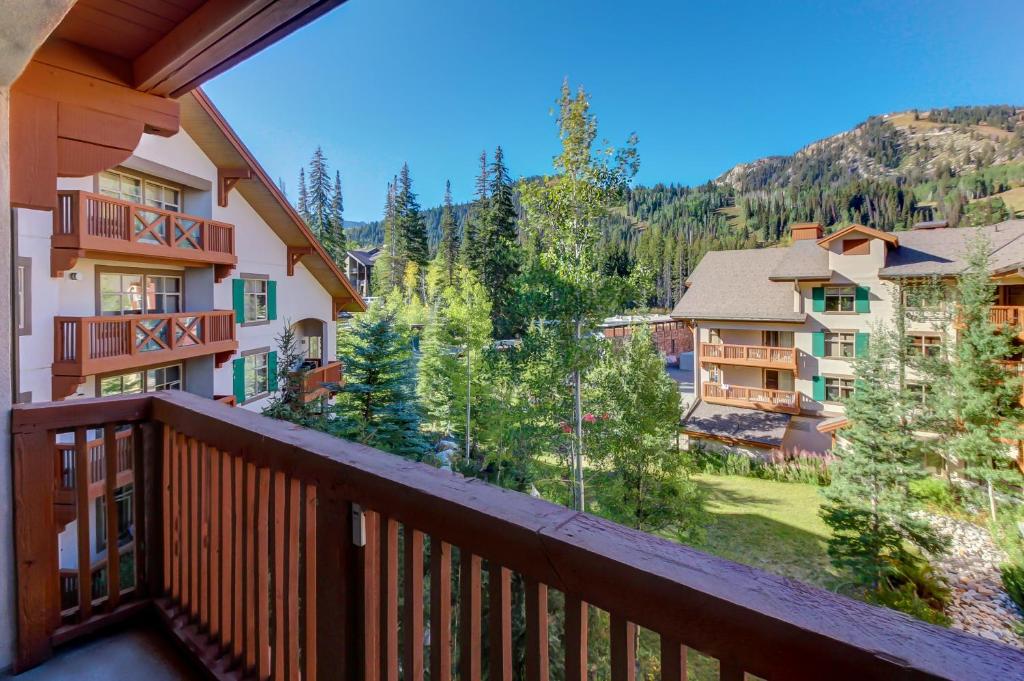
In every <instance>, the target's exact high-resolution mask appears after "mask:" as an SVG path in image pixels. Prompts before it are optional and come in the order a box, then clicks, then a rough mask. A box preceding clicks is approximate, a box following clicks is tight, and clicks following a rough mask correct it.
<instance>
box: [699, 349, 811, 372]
mask: <svg viewBox="0 0 1024 681" xmlns="http://www.w3.org/2000/svg"><path fill="white" fill-rule="evenodd" d="M700 357H701V359H706V360H712V361H721V362H735V363H743V364H752V365H758V366H776V365H777V366H780V367H784V368H795V367H796V348H783V347H776V346H773V345H740V344H736V343H701V344H700Z"/></svg>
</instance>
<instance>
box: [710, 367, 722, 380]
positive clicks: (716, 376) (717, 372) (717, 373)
mask: <svg viewBox="0 0 1024 681" xmlns="http://www.w3.org/2000/svg"><path fill="white" fill-rule="evenodd" d="M708 382H710V383H721V382H722V367H720V366H718V365H717V364H711V365H709V366H708Z"/></svg>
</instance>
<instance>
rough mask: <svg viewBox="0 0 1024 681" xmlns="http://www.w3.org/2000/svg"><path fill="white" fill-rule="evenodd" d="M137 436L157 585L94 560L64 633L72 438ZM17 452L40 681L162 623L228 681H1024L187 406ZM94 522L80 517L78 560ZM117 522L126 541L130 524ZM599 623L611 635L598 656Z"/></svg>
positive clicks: (167, 395)
mask: <svg viewBox="0 0 1024 681" xmlns="http://www.w3.org/2000/svg"><path fill="white" fill-rule="evenodd" d="M121 424H131V425H132V427H133V428H134V429H135V438H136V439H135V442H136V443H137V446H136V447H135V466H134V468H133V471H134V475H135V489H136V494H135V497H134V498H135V504H136V506H135V511H136V513H135V516H134V518H135V525H136V529H135V532H136V534H135V546H136V547H137V548H136V551H135V552H134V556H133V558H132V559H133V560H134V561H135V563H134V565H135V567H136V569H137V571H136V572H135V573H134V574H135V575H136V580H135V584H136V585H137V586H136V588H135V589H134V590H133V592H132V593H131V594H128V595H122V593H121V589H120V588H119V585H118V584H113V586H109V587H108V590H107V591H108V595H107V596H105V597H101V598H100V599H92V598H91V597H89V598H87V597H84V596H82V594H83V593H84V594H89V595H90V596H91V595H92V591H91V588H90V583H91V580H92V571H91V566H90V565H89V561H88V559H87V558H86V559H85V560H82V561H80V562H79V565H81V566H82V567H81V569H80V570H79V571H78V580H79V584H80V585H81V588H80V589H79V592H80V593H79V610H78V611H77V612H76V613H75V616H74V618H73V619H72V620H71V621H62V619H61V617H60V606H61V603H60V601H61V599H60V593H59V591H60V583H59V580H58V574H59V571H58V563H57V542H56V541H54V533H55V532H56V528H55V527H54V525H53V521H52V513H50V512H49V510H48V509H51V508H52V502H53V499H52V495H53V478H52V475H53V472H52V463H51V458H50V457H51V456H52V451H53V448H54V447H55V437H56V435H55V434H56V433H60V432H65V431H69V430H70V431H71V432H73V433H75V436H76V450H75V451H76V455H77V456H78V457H79V461H80V462H82V463H81V466H85V465H86V464H85V462H86V459H87V455H86V452H87V450H86V447H85V440H84V438H85V429H86V428H93V427H99V428H102V429H103V431H104V433H105V438H107V439H108V441H112V440H113V439H114V438H115V437H116V430H115V428H116V427H117V426H118V425H121ZM12 430H13V433H14V452H15V454H14V486H15V489H14V493H15V498H16V500H17V504H16V514H15V546H16V564H17V571H18V593H17V599H18V603H17V607H16V608H15V613H16V617H17V618H18V644H17V659H16V669H17V670H19V671H20V670H23V669H26V668H27V667H30V666H32V665H35V664H38V663H40V662H42V661H44V660H45V659H47V657H48V656H49V655H50V654H51V649H52V646H53V645H56V644H58V643H61V642H64V641H68V640H71V639H73V638H75V637H77V636H79V635H82V634H84V633H88V632H95V631H96V629H97V628H98V627H101V626H103V625H104V624H106V623H110V622H114V621H117V620H119V619H123V618H124V617H125V616H126V615H127V614H130V612H129V608H135V609H136V610H141V609H154V610H155V611H156V612H157V613H158V614H160V615H161V616H162V621H163V622H164V623H165V625H166V627H167V630H168V632H169V633H170V635H172V636H175V637H177V638H178V639H180V640H181V641H182V642H183V643H184V644H185V645H184V648H185V649H186V650H188V651H190V652H191V653H192V654H193V655H195V656H196V658H197V660H198V661H199V663H200V664H203V665H206V667H207V669H208V670H210V671H211V675H212V676H214V677H216V678H259V679H268V678H275V679H278V678H302V679H304V680H305V681H333V680H335V679H356V678H358V679H397V678H399V670H401V671H402V678H405V679H417V680H420V679H423V678H424V672H425V669H426V668H427V666H428V665H429V669H430V670H431V672H430V678H431V679H451V678H452V675H453V672H454V671H455V668H456V667H457V668H458V670H459V677H460V678H461V679H467V680H469V681H477V680H479V679H481V678H482V676H483V675H484V671H483V669H484V667H483V665H485V664H486V665H488V667H489V668H490V672H489V678H490V679H492V680H495V681H496V680H498V679H501V680H503V681H504V680H511V679H512V678H513V660H525V671H522V670H519V669H518V666H517V667H516V670H515V673H516V674H517V675H518V674H522V676H523V678H528V679H547V678H548V670H549V664H550V662H551V660H552V657H551V656H550V650H551V648H552V647H556V650H557V658H558V659H560V660H563V663H562V664H563V666H564V668H563V669H562V670H560V671H559V672H558V676H559V677H560V678H565V679H572V680H573V681H584V679H587V678H591V675H593V674H597V675H599V676H601V677H602V678H605V675H606V674H608V671H609V670H608V669H606V668H604V667H601V668H598V666H599V665H598V661H597V659H594V658H588V652H587V651H588V648H589V647H590V646H591V645H593V641H597V640H605V641H608V643H606V645H608V646H609V649H610V675H609V677H610V678H611V679H612V680H613V681H620V680H631V679H633V678H634V676H635V671H636V670H635V667H634V662H633V661H634V659H635V652H636V651H635V648H634V646H635V645H636V640H637V639H636V637H635V633H636V631H637V627H638V626H639V627H643V628H645V629H647V630H648V631H650V632H654V633H655V634H656V635H658V636H660V646H661V660H662V662H661V678H663V679H673V680H674V681H682V679H685V678H686V666H685V660H686V654H685V653H686V648H687V647H691V648H694V649H696V650H698V651H700V652H702V653H704V654H706V655H709V656H712V657H715V658H717V659H718V660H719V670H720V671H719V676H720V678H721V679H726V680H728V681H740V680H741V679H743V678H744V673H745V672H749V673H750V674H754V675H756V676H758V677H760V678H763V679H768V680H769V681H771V680H774V679H788V680H793V679H797V680H801V679H821V678H828V679H841V680H844V679H882V678H906V679H910V678H913V679H940V678H941V679H1006V678H1014V677H1015V676H1018V675H1019V673H1020V670H1021V669H1024V652H1021V651H1018V650H1015V649H1013V648H1010V647H1007V646H1003V645H1001V644H998V643H994V642H991V641H987V640H984V639H981V638H976V637H973V636H969V635H966V634H963V633H959V632H956V631H952V630H949V629H943V628H940V627H935V626H932V625H929V624H926V623H923V622H920V621H916V620H913V619H911V618H909V617H907V616H905V615H902V614H899V613H895V612H892V611H889V610H885V609H882V608H879V607H875V606H872V605H868V604H865V603H860V602H856V601H853V600H850V599H848V598H845V597H843V596H840V595H837V594H834V593H830V592H827V591H823V590H820V589H816V588H814V587H811V586H807V585H804V584H800V583H798V582H794V581H791V580H788V579H785V578H782V577H777V576H775V575H771V574H768V573H765V572H761V571H760V570H757V569H756V568H752V567H748V566H742V565H738V564H736V563H732V562H730V561H727V560H724V559H721V558H716V557H712V556H709V555H706V554H703V553H701V552H699V551H696V550H694V549H691V548H689V547H686V546H683V545H680V544H677V543H675V542H672V541H669V540H666V539H662V538H660V537H655V536H653V535H649V534H645V533H643V532H638V531H635V530H631V529H629V528H626V527H623V526H621V525H617V524H615V523H613V522H610V521H607V520H603V519H600V518H597V517H594V516H591V515H587V514H584V513H577V512H575V511H572V510H569V509H567V508H564V507H561V506H557V505H555V504H551V503H549V502H546V501H543V500H541V499H535V498H533V497H530V496H529V495H525V494H520V493H518V492H513V491H509V490H505V489H501V488H497V487H493V486H490V485H488V484H486V483H483V482H481V481H478V480H471V479H465V478H463V477H461V476H459V475H458V474H454V473H450V472H446V471H442V470H439V469H436V468H433V467H431V466H428V465H425V464H417V463H412V462H410V461H407V460H404V459H400V458H398V457H395V456H392V455H389V454H385V453H383V452H380V451H377V450H374V449H372V448H369V447H365V446H362V445H357V444H352V443H349V442H346V441H343V440H338V439H336V438H333V437H331V436H328V435H326V434H323V433H318V432H313V431H309V430H305V429H302V428H297V427H295V426H294V425H292V424H289V423H283V422H279V421H272V420H270V419H267V418H265V417H263V416H260V415H258V414H255V413H253V412H249V411H247V410H244V409H231V408H229V407H227V406H225V405H221V404H217V403H216V402H213V401H211V400H206V399H203V398H200V397H197V396H195V395H190V394H188V393H184V392H181V391H166V392H160V393H153V394H146V395H132V396H124V397H116V398H105V399H102V400H76V401H75V402H71V403H66V404H65V403H49V404H29V405H18V406H16V407H15V408H14V419H13V426H12ZM79 436H81V438H82V439H81V440H79ZM108 480H110V478H109V477H108ZM87 510H88V500H87V499H84V498H82V497H79V518H85V519H86V522H84V523H81V522H80V523H79V525H78V532H79V538H80V539H83V538H84V540H85V543H84V544H81V543H80V544H79V556H83V555H87V552H88V551H89V548H90V546H89V543H88V539H89V536H90V535H89V527H88V525H89V522H88V518H89V517H90V516H89V514H88V512H87ZM101 520H102V521H103V522H106V523H107V527H108V534H107V536H111V537H116V536H118V534H117V532H118V529H119V528H118V526H117V523H118V516H117V514H112V515H108V516H107V517H106V518H105V519H101ZM399 542H401V545H400V543H399ZM119 560H120V558H113V564H111V565H110V566H109V569H108V576H107V579H108V581H109V582H116V581H117V580H119V579H120V577H119V570H118V569H117V567H118V565H117V563H118V562H119ZM399 561H401V566H400V564H399ZM456 577H457V579H456ZM427 604H429V607H426V606H427ZM513 609H515V613H516V614H515V616H513ZM592 609H597V610H600V611H604V612H606V613H609V615H610V617H609V618H608V619H603V618H602V619H597V618H590V617H589V616H588V614H589V612H590V611H591V610H592ZM83 611H84V612H83ZM484 612H486V613H487V617H486V619H484V618H483V617H482V613H484ZM552 617H553V618H555V619H556V620H557V621H559V622H561V623H562V624H561V625H560V626H559V627H558V631H557V634H556V632H555V631H554V630H553V628H552V627H550V626H549V624H550V621H551V618H552ZM513 621H516V622H522V623H523V627H524V631H523V632H522V634H523V635H522V636H519V635H517V636H515V637H513V630H512V629H513ZM594 622H609V623H610V626H608V625H605V624H597V625H595V626H601V627H602V629H601V630H600V631H598V632H596V633H595V635H594V636H593V637H590V636H589V634H590V632H589V631H588V627H589V626H591V624H592V623H594ZM605 626H608V628H607V629H605V628H604V627H605ZM485 629H486V633H485ZM427 631H429V632H430V634H429V638H428V637H427V635H426V632H427ZM606 637H607V638H606ZM519 646H522V647H521V648H520V647H519ZM606 652H607V651H606ZM485 654H486V657H484V655H485ZM601 657H602V658H604V655H602V656H601ZM605 659H607V658H605Z"/></svg>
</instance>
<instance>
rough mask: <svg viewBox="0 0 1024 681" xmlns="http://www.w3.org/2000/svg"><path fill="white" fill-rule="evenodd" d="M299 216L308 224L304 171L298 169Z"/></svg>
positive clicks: (307, 198)
mask: <svg viewBox="0 0 1024 681" xmlns="http://www.w3.org/2000/svg"><path fill="white" fill-rule="evenodd" d="M297 208H298V210H299V215H300V216H301V217H302V219H303V220H305V221H306V223H307V224H308V223H309V193H308V190H307V189H306V171H305V169H303V168H299V205H298V206H297Z"/></svg>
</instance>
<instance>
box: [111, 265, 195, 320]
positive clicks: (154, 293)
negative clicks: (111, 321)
mask: <svg viewBox="0 0 1024 681" xmlns="http://www.w3.org/2000/svg"><path fill="white" fill-rule="evenodd" d="M180 311H181V277H176V276H167V275H153V274H142V273H138V274H125V273H120V272H102V273H101V274H100V313H101V314H104V315H125V314H152V313H173V312H180Z"/></svg>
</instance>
